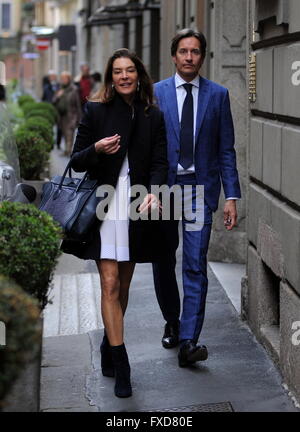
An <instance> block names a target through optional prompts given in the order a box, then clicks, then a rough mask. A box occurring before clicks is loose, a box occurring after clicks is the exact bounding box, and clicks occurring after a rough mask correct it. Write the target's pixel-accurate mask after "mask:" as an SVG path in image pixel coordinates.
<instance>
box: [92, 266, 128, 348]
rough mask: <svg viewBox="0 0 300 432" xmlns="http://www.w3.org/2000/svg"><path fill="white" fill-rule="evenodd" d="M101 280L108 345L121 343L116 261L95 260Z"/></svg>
mask: <svg viewBox="0 0 300 432" xmlns="http://www.w3.org/2000/svg"><path fill="white" fill-rule="evenodd" d="M97 267H98V270H99V274H100V281H101V312H102V318H103V323H104V326H105V330H106V333H107V337H108V340H109V343H110V345H112V346H117V345H122V344H123V312H122V308H121V303H120V298H119V297H120V279H119V268H118V263H117V261H114V260H105V259H103V260H101V261H97Z"/></svg>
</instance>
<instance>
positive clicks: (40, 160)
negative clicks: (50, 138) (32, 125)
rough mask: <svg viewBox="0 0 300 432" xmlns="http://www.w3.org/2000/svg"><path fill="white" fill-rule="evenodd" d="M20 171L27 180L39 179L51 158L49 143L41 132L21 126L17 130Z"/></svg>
mask: <svg viewBox="0 0 300 432" xmlns="http://www.w3.org/2000/svg"><path fill="white" fill-rule="evenodd" d="M15 138H16V144H17V148H18V153H19V161H20V173H21V177H22V178H23V179H25V180H39V179H40V175H41V173H42V172H43V171H44V169H45V165H46V162H47V161H48V159H49V152H48V143H47V142H46V141H45V140H44V138H43V137H42V136H41V135H40V133H37V132H34V131H30V130H28V129H27V128H26V127H25V128H24V126H23V125H22V126H20V127H19V128H18V129H17V131H16V132H15Z"/></svg>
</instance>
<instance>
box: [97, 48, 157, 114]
mask: <svg viewBox="0 0 300 432" xmlns="http://www.w3.org/2000/svg"><path fill="white" fill-rule="evenodd" d="M124 57H125V58H129V59H130V60H131V61H132V62H133V63H134V65H135V67H136V70H137V73H138V79H139V82H140V85H139V89H138V91H137V97H138V98H139V99H140V101H141V102H143V103H144V104H145V105H146V107H147V108H148V107H150V106H151V105H153V85H152V81H151V78H150V76H149V75H148V72H147V71H146V68H145V66H144V64H143V62H142V61H141V60H140V59H139V57H138V56H137V55H136V54H135V53H134V52H132V51H130V50H128V49H127V48H121V49H118V50H117V51H115V52H114V54H113V55H112V56H111V57H110V58H109V60H108V63H107V66H106V70H105V75H104V85H103V87H102V88H101V89H100V90H99V92H98V93H96V94H95V96H94V97H93V99H92V101H93V102H102V103H109V102H111V101H112V100H113V98H114V96H115V89H114V88H113V86H112V83H113V80H112V73H113V64H114V61H115V60H116V59H118V58H124Z"/></svg>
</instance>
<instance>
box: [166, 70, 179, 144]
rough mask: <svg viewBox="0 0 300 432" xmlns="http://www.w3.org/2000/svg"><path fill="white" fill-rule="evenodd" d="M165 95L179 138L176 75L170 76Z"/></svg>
mask: <svg viewBox="0 0 300 432" xmlns="http://www.w3.org/2000/svg"><path fill="white" fill-rule="evenodd" d="M164 97H165V103H166V106H167V108H168V111H169V114H170V117H171V120H172V124H173V127H174V130H175V133H176V136H177V139H178V140H179V133H180V125H179V116H178V104H177V95H176V86H175V78H174V77H172V78H170V79H169V80H168V81H167V82H166V83H165V91H164Z"/></svg>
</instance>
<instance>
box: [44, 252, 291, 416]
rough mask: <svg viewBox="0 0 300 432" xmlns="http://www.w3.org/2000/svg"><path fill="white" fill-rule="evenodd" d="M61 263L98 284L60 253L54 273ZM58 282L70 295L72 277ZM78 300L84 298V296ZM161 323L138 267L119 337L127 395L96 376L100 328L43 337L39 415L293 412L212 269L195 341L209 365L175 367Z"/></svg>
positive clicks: (147, 272)
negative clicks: (218, 407) (222, 409)
mask: <svg viewBox="0 0 300 432" xmlns="http://www.w3.org/2000/svg"><path fill="white" fill-rule="evenodd" d="M179 259H180V257H179ZM72 260H74V261H73V262H74V266H72V265H71V262H72ZM64 261H66V262H69V268H73V271H74V272H75V273H76V272H77V271H79V273H76V274H77V276H76V277H79V279H80V278H88V279H89V280H92V281H94V282H95V283H97V279H96V274H95V271H96V269H95V267H94V264H93V263H90V262H83V261H78V260H77V259H75V258H72V257H68V256H66V255H65V256H63V258H62V262H61V264H60V266H59V267H58V271H62V269H63V268H68V265H67V264H66V265H64ZM80 265H81V267H78V266H80ZM78 275H79V276H78ZM179 280H180V279H179ZM63 281H64V283H67V284H68V288H69V289H72V286H71V285H70V281H74V276H72V275H71V276H70V277H69V278H68V276H64V277H63ZM77 289H83V290H84V289H85V287H84V286H82V287H81V288H79V287H77ZM90 292H92V291H90ZM93 295H94V294H93ZM78 299H79V297H78ZM80 301H81V302H85V301H87V302H89V299H88V297H87V296H84V295H83V296H82V297H81V299H80ZM50 307H51V306H50ZM49 316H50V315H48V317H49ZM47 320H48V318H47V319H46V322H45V327H46V328H47V327H48V325H49V324H48V323H47ZM163 324H164V323H163V319H162V317H161V313H160V311H159V308H158V305H157V302H156V298H155V294H154V290H153V284H152V275H151V266H150V265H148V264H142V265H138V266H137V270H136V272H135V275H134V279H133V283H132V286H131V292H130V301H129V307H128V311H127V314H126V337H125V340H126V345H127V349H128V353H129V358H130V362H131V368H132V384H133V397H131V398H129V399H118V398H116V397H115V396H114V394H113V385H114V380H113V379H111V378H106V377H103V376H102V374H101V370H100V354H99V343H100V340H101V338H102V335H103V330H102V329H100V330H99V329H97V330H90V331H88V333H85V334H80V335H71V336H54V337H45V338H44V348H43V367H42V382H41V410H42V411H81V412H82V411H111V412H113V411H115V412H117V411H140V410H147V411H149V410H154V409H167V408H171V409H174V408H176V409H177V408H180V407H186V406H191V405H202V404H217V403H223V402H230V404H231V405H232V407H233V409H234V411H241V412H245V411H282V412H289V411H296V408H295V407H294V405H293V403H292V401H291V399H290V398H289V397H288V396H287V394H286V392H285V390H284V389H283V387H282V383H281V378H280V375H279V373H278V372H277V370H276V368H275V367H274V365H273V363H272V362H271V360H270V359H269V357H268V356H267V354H266V352H265V350H264V349H263V348H262V347H261V346H260V345H259V344H258V343H257V341H256V340H255V338H254V337H253V335H252V333H251V332H250V331H249V329H248V327H247V325H246V324H245V323H243V322H242V321H241V320H240V319H239V316H238V314H237V312H236V310H235V309H234V307H233V305H232V304H231V302H230V301H229V299H228V297H227V295H226V293H225V291H224V290H223V288H222V286H221V285H220V283H219V281H218V280H217V278H216V277H215V275H214V274H213V273H212V271H211V270H209V293H208V299H207V313H206V320H205V326H204V329H203V339H202V340H201V342H202V343H204V344H206V345H207V347H208V350H209V358H208V360H207V361H206V362H203V363H201V364H200V363H198V364H197V365H196V366H194V367H192V368H188V369H187V368H184V369H183V368H179V367H178V364H177V349H173V350H165V349H163V348H162V347H161V344H160V339H161V336H162V329H163Z"/></svg>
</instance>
